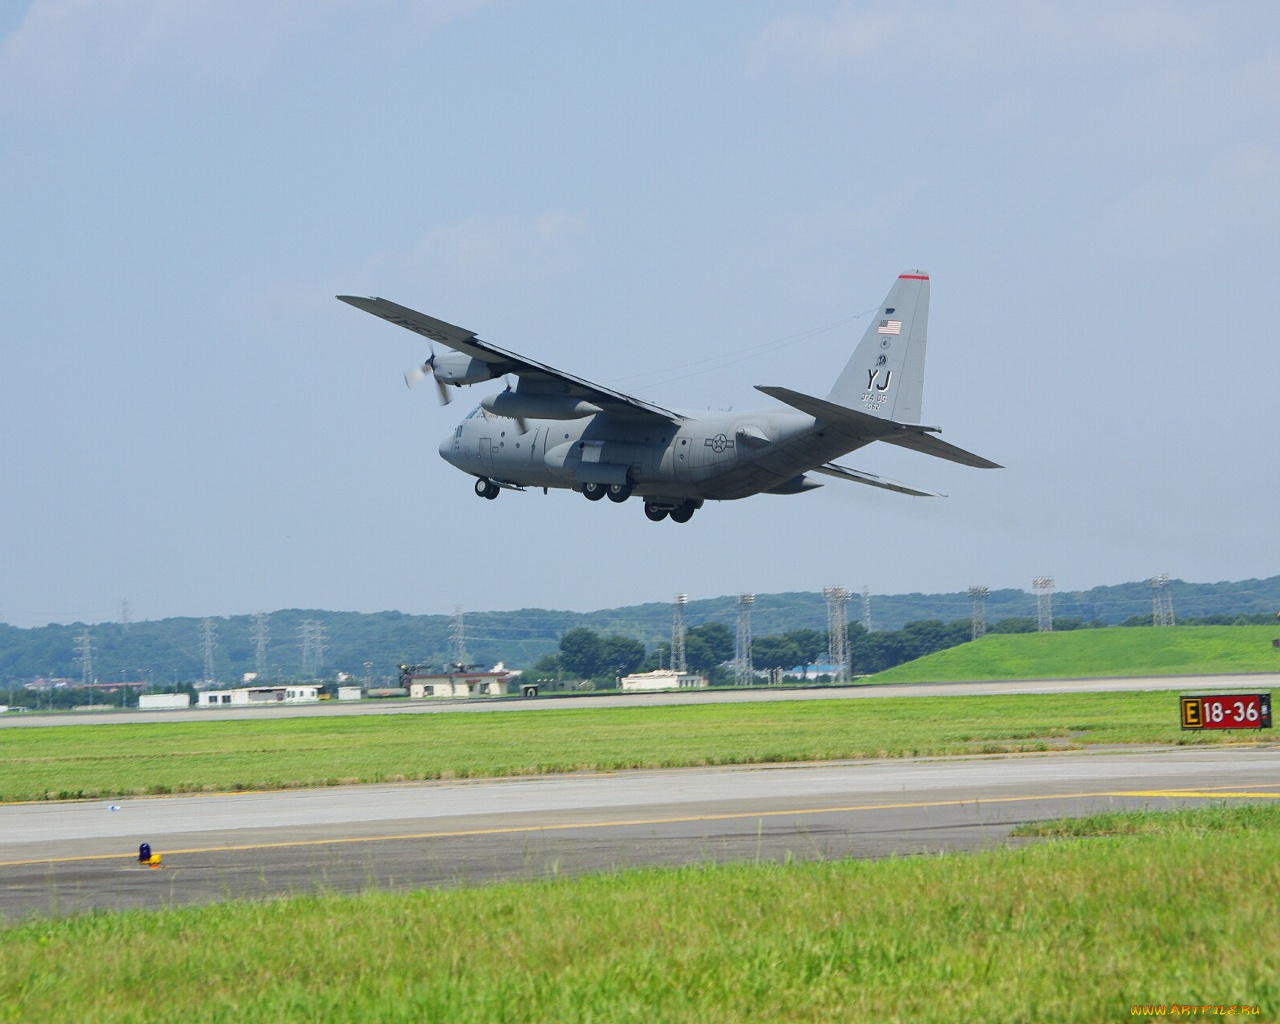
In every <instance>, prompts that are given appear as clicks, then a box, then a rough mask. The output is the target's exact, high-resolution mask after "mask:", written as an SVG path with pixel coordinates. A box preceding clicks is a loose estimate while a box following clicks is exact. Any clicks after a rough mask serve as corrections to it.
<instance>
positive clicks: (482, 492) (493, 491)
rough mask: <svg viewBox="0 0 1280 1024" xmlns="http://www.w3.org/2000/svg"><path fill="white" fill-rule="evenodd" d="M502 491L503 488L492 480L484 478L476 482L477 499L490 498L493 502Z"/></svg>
mask: <svg viewBox="0 0 1280 1024" xmlns="http://www.w3.org/2000/svg"><path fill="white" fill-rule="evenodd" d="M501 490H502V488H501V487H499V486H498V485H497V484H495V483H494V482H493V481H492V480H486V479H485V478H484V477H479V478H478V479H477V480H476V497H479V498H488V499H489V500H490V501H493V499H494V498H496V497H497V496H498V492H499V491H501Z"/></svg>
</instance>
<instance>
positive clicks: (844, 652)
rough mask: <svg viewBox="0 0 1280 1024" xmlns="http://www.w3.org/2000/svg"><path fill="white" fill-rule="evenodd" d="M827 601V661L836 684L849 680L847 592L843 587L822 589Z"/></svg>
mask: <svg viewBox="0 0 1280 1024" xmlns="http://www.w3.org/2000/svg"><path fill="white" fill-rule="evenodd" d="M822 596H823V597H825V598H826V599H827V661H828V662H829V663H830V665H831V667H832V668H833V669H835V673H836V680H835V681H836V682H837V683H843V682H847V681H848V679H849V627H848V611H847V609H848V607H849V591H848V590H847V589H846V588H845V587H840V586H830V587H823V588H822Z"/></svg>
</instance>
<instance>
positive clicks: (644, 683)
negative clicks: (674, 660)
mask: <svg viewBox="0 0 1280 1024" xmlns="http://www.w3.org/2000/svg"><path fill="white" fill-rule="evenodd" d="M706 686H707V679H706V676H700V675H697V674H696V673H694V672H673V671H672V670H671V669H663V668H660V669H656V670H655V671H653V672H635V673H633V674H631V675H629V676H623V677H622V688H623V689H624V690H697V689H705V688H706Z"/></svg>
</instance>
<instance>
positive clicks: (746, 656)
mask: <svg viewBox="0 0 1280 1024" xmlns="http://www.w3.org/2000/svg"><path fill="white" fill-rule="evenodd" d="M755 603H756V595H755V594H739V595H738V631H737V635H736V637H735V640H734V653H733V685H734V686H750V685H751V684H752V683H754V682H755V675H756V673H755V666H754V665H753V664H752V662H751V606H752V605H753V604H755Z"/></svg>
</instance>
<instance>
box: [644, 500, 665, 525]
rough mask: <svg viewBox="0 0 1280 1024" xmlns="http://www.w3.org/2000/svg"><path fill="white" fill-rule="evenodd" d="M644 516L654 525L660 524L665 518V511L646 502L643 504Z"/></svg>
mask: <svg viewBox="0 0 1280 1024" xmlns="http://www.w3.org/2000/svg"><path fill="white" fill-rule="evenodd" d="M644 514H645V515H646V516H648V517H649V518H650V519H651V520H652V521H653V522H655V523H660V522H662V520H664V519H666V518H667V510H666V509H665V508H659V507H658V506H657V505H654V504H652V503H650V502H647V501H646V502H645V503H644Z"/></svg>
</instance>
